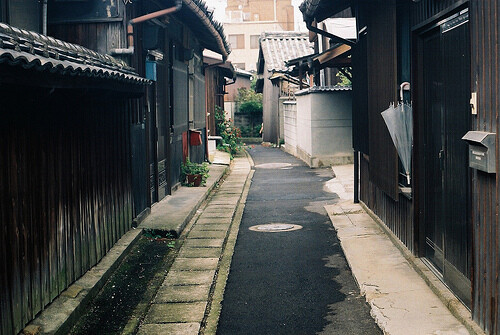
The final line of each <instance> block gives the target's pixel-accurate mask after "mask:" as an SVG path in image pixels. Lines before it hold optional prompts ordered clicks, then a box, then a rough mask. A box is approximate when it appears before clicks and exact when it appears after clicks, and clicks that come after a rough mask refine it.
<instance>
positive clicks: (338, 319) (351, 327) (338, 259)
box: [217, 145, 381, 335]
mask: <svg viewBox="0 0 500 335" xmlns="http://www.w3.org/2000/svg"><path fill="white" fill-rule="evenodd" d="M249 152H250V154H251V155H252V158H253V159H254V162H255V174H254V177H253V181H252V185H251V188H250V193H249V195H248V198H247V203H246V207H245V212H244V214H243V219H242V222H241V226H240V231H239V235H238V239H237V242H236V246H235V252H234V255H233V260H232V263H231V270H230V273H229V278H228V282H227V286H226V291H225V294H224V301H223V305H222V313H221V316H220V320H219V326H218V330H217V334H219V335H239V334H253V335H255V334H259V335H264V334H272V335H277V334H287V335H303V334H307V335H310V334H349V335H350V334H363V335H369V334H381V331H380V329H379V328H378V327H377V326H376V324H375V322H374V321H373V319H372V318H371V317H370V313H369V307H368V305H367V304H366V302H365V300H364V298H363V297H360V296H359V290H358V287H357V285H356V283H355V281H354V278H353V276H352V274H351V271H350V269H349V267H348V265H347V262H346V259H345V256H344V254H343V252H342V249H341V247H340V244H339V241H338V239H337V236H336V233H335V230H334V229H333V227H332V225H331V223H330V221H329V218H328V216H327V214H326V211H325V210H324V208H323V206H324V205H325V204H332V203H334V202H335V201H336V199H338V196H337V195H336V194H335V193H330V192H328V191H327V190H325V189H324V184H325V182H326V181H328V180H330V179H331V178H332V177H333V174H332V171H331V169H329V168H325V169H310V168H309V167H307V166H306V165H305V164H304V163H302V162H301V161H300V160H297V159H296V158H294V157H292V156H290V155H288V154H286V153H284V152H282V151H281V150H280V149H276V148H264V147H262V146H260V145H259V146H255V148H253V149H251V150H249ZM276 223H279V224H281V223H284V224H289V225H290V224H291V225H300V226H302V229H298V230H290V231H280V232H263V231H253V230H250V229H249V228H250V227H252V226H255V225H262V224H276ZM286 227H287V226H285V227H284V228H286Z"/></svg>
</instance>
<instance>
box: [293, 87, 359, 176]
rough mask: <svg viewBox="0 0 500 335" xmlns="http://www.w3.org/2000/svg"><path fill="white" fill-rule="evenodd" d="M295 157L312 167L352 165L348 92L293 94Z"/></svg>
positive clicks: (350, 100) (350, 114)
mask: <svg viewBox="0 0 500 335" xmlns="http://www.w3.org/2000/svg"><path fill="white" fill-rule="evenodd" d="M285 143H286V139H285ZM297 156H298V157H299V158H301V159H302V160H304V161H305V162H306V163H307V164H309V165H310V166H312V167H319V166H327V165H338V164H348V163H352V160H353V149H352V94H351V91H350V90H349V91H347V90H339V91H322V90H314V88H313V89H308V90H304V91H301V92H299V93H297Z"/></svg>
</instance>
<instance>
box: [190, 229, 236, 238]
mask: <svg viewBox="0 0 500 335" xmlns="http://www.w3.org/2000/svg"><path fill="white" fill-rule="evenodd" d="M226 233H227V230H196V231H191V232H190V233H189V238H224V237H226Z"/></svg>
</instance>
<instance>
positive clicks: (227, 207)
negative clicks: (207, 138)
mask: <svg viewBox="0 0 500 335" xmlns="http://www.w3.org/2000/svg"><path fill="white" fill-rule="evenodd" d="M238 159H240V160H241V159H242V158H237V159H236V161H238ZM243 159H245V162H243V161H240V163H235V165H236V166H237V165H238V164H245V165H246V166H247V168H246V169H238V168H236V170H237V174H236V175H235V176H232V174H233V172H234V171H235V166H234V165H233V170H232V171H231V173H230V174H229V176H228V177H227V178H226V180H225V181H224V183H223V184H222V185H221V186H220V187H219V188H218V190H217V193H216V194H215V196H213V197H212V198H211V199H210V201H209V203H208V205H207V207H205V209H204V210H198V214H199V217H198V218H197V219H196V221H195V222H194V224H193V226H192V227H191V230H190V231H189V232H188V234H187V236H186V239H185V240H184V242H183V245H182V246H181V248H180V250H179V254H178V256H177V258H176V259H175V260H174V263H173V264H172V267H171V268H170V271H169V272H168V274H167V276H166V278H165V280H164V282H163V284H162V286H161V287H160V289H159V290H158V292H157V295H156V297H155V300H154V303H153V304H152V305H151V308H150V310H149V312H148V315H147V316H146V318H145V324H143V325H142V326H141V329H140V331H139V335H149V334H173V335H175V334H183V335H184V334H186V335H190V334H198V333H199V332H200V327H201V323H202V322H204V321H203V320H204V317H206V316H205V312H206V308H207V305H208V301H209V300H210V299H211V297H210V296H209V294H210V290H211V287H212V283H213V281H214V279H215V273H216V269H217V268H218V266H219V260H220V258H221V257H222V253H223V248H222V246H223V245H224V241H225V239H226V238H227V235H228V231H229V229H230V227H231V223H232V220H233V215H234V213H235V210H236V207H237V205H238V203H239V201H240V197H241V193H242V191H243V187H244V185H245V182H246V179H247V176H248V175H249V173H250V168H249V166H248V163H247V162H248V161H247V159H246V158H243ZM224 184H226V185H224Z"/></svg>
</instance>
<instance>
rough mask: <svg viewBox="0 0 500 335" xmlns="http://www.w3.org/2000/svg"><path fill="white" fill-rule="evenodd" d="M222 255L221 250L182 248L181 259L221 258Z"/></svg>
mask: <svg viewBox="0 0 500 335" xmlns="http://www.w3.org/2000/svg"><path fill="white" fill-rule="evenodd" d="M221 254H222V249H221V248H182V249H181V251H180V252H179V257H185V258H191V257H192V258H199V257H207V258H219V257H220V255H221Z"/></svg>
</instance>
